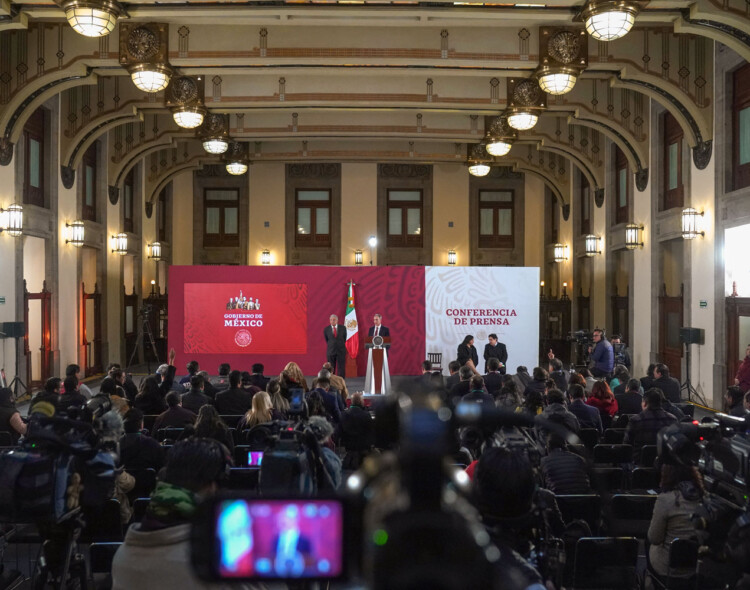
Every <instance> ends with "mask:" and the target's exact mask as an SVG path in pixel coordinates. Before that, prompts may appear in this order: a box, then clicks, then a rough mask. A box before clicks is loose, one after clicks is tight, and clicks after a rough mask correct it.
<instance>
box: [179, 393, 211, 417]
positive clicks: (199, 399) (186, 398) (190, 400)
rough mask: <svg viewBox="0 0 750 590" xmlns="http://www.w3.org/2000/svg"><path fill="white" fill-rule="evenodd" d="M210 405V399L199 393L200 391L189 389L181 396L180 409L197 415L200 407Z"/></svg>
mask: <svg viewBox="0 0 750 590" xmlns="http://www.w3.org/2000/svg"><path fill="white" fill-rule="evenodd" d="M210 403H211V398H210V397H208V396H207V395H204V394H203V393H201V391H200V389H191V390H190V391H188V392H187V393H183V394H182V407H183V408H185V409H186V410H190V411H191V412H193V413H195V414H197V413H198V412H199V411H200V409H201V406H205V405H206V404H210Z"/></svg>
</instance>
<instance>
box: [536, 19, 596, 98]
mask: <svg viewBox="0 0 750 590" xmlns="http://www.w3.org/2000/svg"><path fill="white" fill-rule="evenodd" d="M539 56H540V62H539V67H538V68H537V70H536V71H535V72H534V75H535V76H536V78H537V80H538V81H539V87H540V88H541V89H542V90H543V91H544V92H546V93H548V94H552V95H560V94H567V93H568V92H570V91H571V90H573V86H575V83H576V80H577V79H578V76H579V75H580V74H581V72H582V71H583V70H584V69H585V68H586V66H587V65H588V38H587V37H586V31H584V30H583V29H574V28H554V27H540V28H539Z"/></svg>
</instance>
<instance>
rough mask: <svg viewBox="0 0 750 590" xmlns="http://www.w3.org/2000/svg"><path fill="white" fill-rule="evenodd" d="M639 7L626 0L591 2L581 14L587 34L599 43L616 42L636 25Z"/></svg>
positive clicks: (596, 0) (597, 0) (598, 0)
mask: <svg viewBox="0 0 750 590" xmlns="http://www.w3.org/2000/svg"><path fill="white" fill-rule="evenodd" d="M637 14H638V6H637V5H636V4H634V3H633V2H628V1H624V0H589V2H588V4H586V6H585V7H584V9H583V11H582V12H581V16H582V17H583V21H584V23H585V25H586V32H587V33H588V34H589V35H591V36H592V37H593V38H594V39H596V40H597V41H614V40H615V39H619V38H621V37H624V36H625V35H627V34H628V32H629V31H630V29H632V28H633V25H634V24H635V16H636V15H637Z"/></svg>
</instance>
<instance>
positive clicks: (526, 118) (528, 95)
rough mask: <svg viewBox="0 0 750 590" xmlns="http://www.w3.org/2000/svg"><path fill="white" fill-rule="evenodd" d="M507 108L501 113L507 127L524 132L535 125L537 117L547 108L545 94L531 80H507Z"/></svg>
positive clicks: (534, 81) (536, 83)
mask: <svg viewBox="0 0 750 590" xmlns="http://www.w3.org/2000/svg"><path fill="white" fill-rule="evenodd" d="M507 84H508V89H507V96H508V98H507V102H508V108H507V109H506V110H505V112H504V113H503V114H504V115H505V116H506V117H507V120H508V125H509V126H510V127H512V128H513V129H516V130H517V131H526V130H528V129H531V128H532V127H534V125H536V122H537V121H538V120H539V115H540V114H541V113H542V111H543V110H544V109H546V108H547V94H546V92H544V91H543V90H542V89H541V88H540V87H539V84H538V82H537V81H536V80H535V79H533V78H508V82H507Z"/></svg>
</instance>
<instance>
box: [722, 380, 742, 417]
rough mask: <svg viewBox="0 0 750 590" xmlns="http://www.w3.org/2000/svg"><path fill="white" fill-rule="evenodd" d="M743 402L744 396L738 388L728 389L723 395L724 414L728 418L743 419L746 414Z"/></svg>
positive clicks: (735, 386) (734, 386) (733, 386)
mask: <svg viewBox="0 0 750 590" xmlns="http://www.w3.org/2000/svg"><path fill="white" fill-rule="evenodd" d="M744 401H745V395H744V394H743V393H742V390H741V389H740V388H739V386H737V385H732V386H731V387H728V388H727V392H726V393H725V394H724V412H725V413H727V414H729V415H730V416H737V417H740V418H741V417H743V416H744V415H745V413H746V410H745V403H744Z"/></svg>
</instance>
